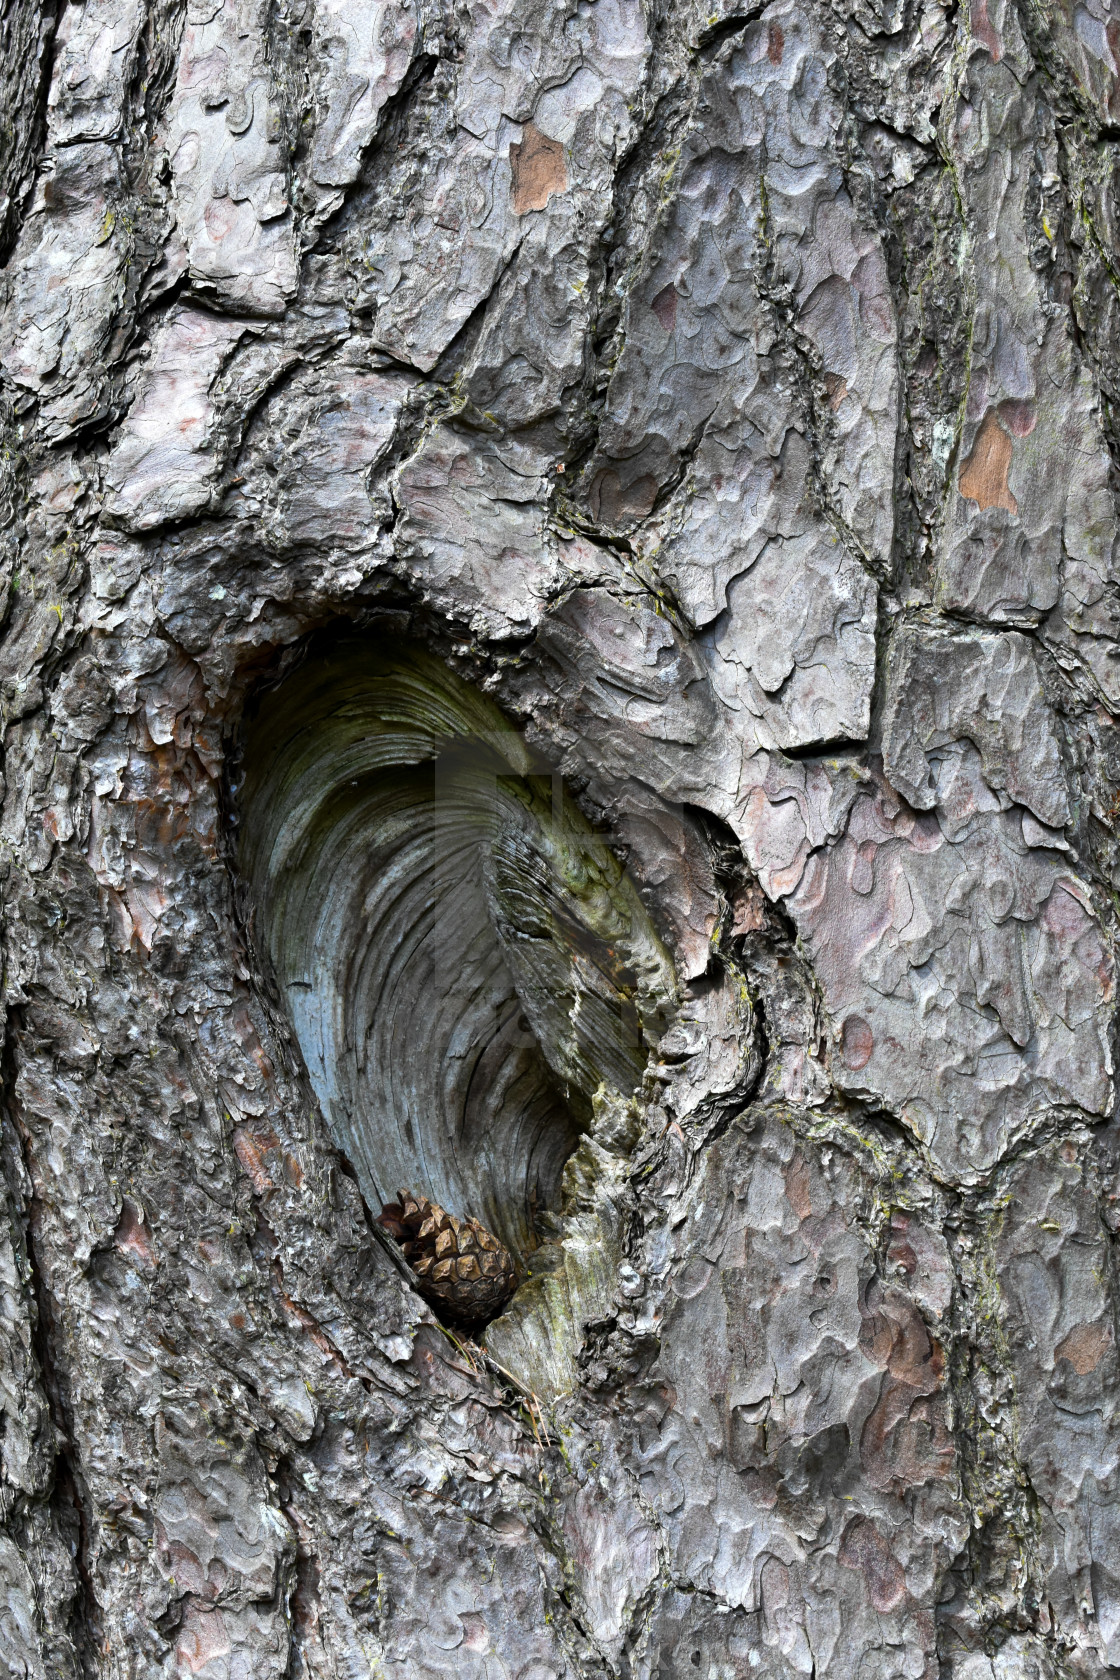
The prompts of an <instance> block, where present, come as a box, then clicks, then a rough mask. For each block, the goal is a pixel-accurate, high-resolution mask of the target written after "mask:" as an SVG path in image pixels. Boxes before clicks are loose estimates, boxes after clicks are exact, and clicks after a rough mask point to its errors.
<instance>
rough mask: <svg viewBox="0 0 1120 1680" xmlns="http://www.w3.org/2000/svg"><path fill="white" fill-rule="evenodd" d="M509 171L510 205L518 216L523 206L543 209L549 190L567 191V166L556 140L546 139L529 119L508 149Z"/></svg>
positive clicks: (525, 209)
mask: <svg viewBox="0 0 1120 1680" xmlns="http://www.w3.org/2000/svg"><path fill="white" fill-rule="evenodd" d="M509 162H510V168H511V169H512V171H513V182H512V191H513V208H514V209H515V210H516V211H517V214H518V215H519V216H523V215H524V214H525V212H526V211H527V210H543V209H544V207H545V205H546V204H547V203H548V201H549V199H550V198H551V197H552V195H553V193H562V192H567V190H568V167H567V165H566V163H565V162H564V148H563V146H562V145H561V144H560V142H559V140H550V139H549V138H548V136H547V134H542V133H541V131H540V129H539V128H535V127H534V125H533V124H532V123H526V124H525V127H524V128H523V129H522V130H521V139H520V141H519V142H515V143H514V144H513V145H512V146H511V147H510V149H509Z"/></svg>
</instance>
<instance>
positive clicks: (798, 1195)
mask: <svg viewBox="0 0 1120 1680" xmlns="http://www.w3.org/2000/svg"><path fill="white" fill-rule="evenodd" d="M786 1201H787V1202H788V1203H789V1205H790V1207H791V1208H792V1209H793V1211H794V1213H795V1214H796V1215H797V1217H798V1219H808V1217H809V1215H810V1214H811V1213H812V1211H813V1198H812V1195H811V1194H810V1191H809V1169H808V1167H807V1166H806V1165H805V1161H804V1159H803V1157H802V1156H800V1155H795V1156H794V1157H793V1160H792V1161H791V1162H790V1164H789V1166H788V1167H787V1168H786Z"/></svg>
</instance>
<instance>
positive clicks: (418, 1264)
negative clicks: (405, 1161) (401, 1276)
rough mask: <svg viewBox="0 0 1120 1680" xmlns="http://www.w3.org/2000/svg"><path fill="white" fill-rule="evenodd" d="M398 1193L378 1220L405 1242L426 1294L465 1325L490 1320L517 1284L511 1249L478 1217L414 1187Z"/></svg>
mask: <svg viewBox="0 0 1120 1680" xmlns="http://www.w3.org/2000/svg"><path fill="white" fill-rule="evenodd" d="M397 1194H398V1196H399V1198H400V1199H399V1201H396V1202H389V1203H387V1204H386V1206H385V1207H383V1208H382V1210H381V1214H380V1217H379V1218H378V1221H377V1223H378V1224H379V1225H380V1226H381V1228H382V1230H384V1231H388V1233H389V1235H390V1236H391V1237H395V1238H396V1240H397V1242H399V1243H400V1245H401V1249H402V1250H403V1252H404V1257H405V1259H406V1260H407V1261H408V1263H409V1265H410V1266H411V1267H412V1269H413V1271H414V1272H415V1273H416V1277H417V1287H418V1289H419V1291H420V1293H421V1295H423V1297H424V1299H425V1300H426V1301H428V1302H429V1303H430V1304H431V1305H432V1306H433V1307H435V1309H436V1311H437V1312H438V1313H439V1314H440V1315H441V1317H443V1318H447V1319H450V1320H453V1321H454V1322H455V1323H456V1324H459V1325H462V1326H463V1327H464V1328H465V1329H471V1330H473V1329H477V1328H480V1327H481V1326H482V1325H484V1324H487V1323H489V1321H490V1319H492V1318H494V1317H495V1316H496V1315H497V1314H498V1313H499V1312H501V1310H502V1308H503V1307H504V1306H505V1304H506V1302H507V1301H508V1300H509V1298H510V1296H511V1295H512V1294H513V1291H514V1290H515V1288H516V1287H517V1274H516V1272H515V1270H514V1264H513V1259H512V1257H511V1255H510V1253H509V1250H508V1249H506V1248H503V1247H502V1244H501V1243H500V1242H499V1241H498V1239H497V1237H493V1236H491V1235H490V1232H489V1231H487V1230H484V1229H483V1227H482V1226H481V1225H480V1224H479V1223H478V1220H477V1219H456V1218H455V1215H454V1214H452V1213H447V1212H446V1211H445V1210H444V1209H443V1208H441V1207H440V1206H439V1205H438V1204H437V1203H436V1202H430V1201H429V1200H428V1198H427V1196H414V1195H413V1194H412V1192H411V1190H399V1191H398V1192H397Z"/></svg>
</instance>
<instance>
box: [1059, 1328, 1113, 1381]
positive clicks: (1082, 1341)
mask: <svg viewBox="0 0 1120 1680" xmlns="http://www.w3.org/2000/svg"><path fill="white" fill-rule="evenodd" d="M1110 1340H1111V1338H1110V1336H1109V1334H1108V1330H1107V1328H1106V1326H1105V1325H1103V1324H1078V1325H1075V1326H1074V1328H1073V1329H1072V1330H1071V1331H1070V1333H1069V1335H1068V1336H1067V1337H1066V1339H1065V1341H1064V1342H1062V1343H1060V1345H1059V1346H1058V1347H1056V1348H1055V1350H1054V1352H1055V1354H1056V1355H1057V1357H1058V1358H1059V1359H1068V1360H1069V1362H1070V1364H1071V1365H1072V1366H1073V1368H1074V1370H1075V1371H1076V1372H1077V1374H1078V1376H1079V1377H1087V1376H1088V1375H1089V1372H1090V1371H1095V1370H1096V1368H1097V1366H1098V1365H1099V1364H1100V1362H1101V1359H1102V1358H1103V1357H1104V1352H1105V1349H1106V1348H1107V1347H1108V1344H1109V1341H1110Z"/></svg>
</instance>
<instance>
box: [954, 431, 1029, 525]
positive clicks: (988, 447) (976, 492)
mask: <svg viewBox="0 0 1120 1680" xmlns="http://www.w3.org/2000/svg"><path fill="white" fill-rule="evenodd" d="M1012 448H1013V445H1012V442H1011V439H1010V438H1009V437H1008V435H1007V433H1006V432H1005V431H1004V429H1003V427H1002V426H1001V425H1000V423H999V420H998V418H997V416H996V414H995V412H994V411H993V410H992V409H989V410H988V412H987V414H985V416H984V418H983V420H982V421H981V423H980V430H979V431H978V432H977V434H976V441H975V442H974V444H973V445H972V454H971V455H970V456H969V457H968V460H967V461H965V462H964V463H963V465H962V466H961V476H960V490H961V495H962V496H967V497H968V499H969V501H972V502H975V503H976V505H977V507H978V508H980V510H981V512H983V510H984V509H985V508H990V507H1001V508H1006V509H1007V511H1008V513H1018V511H1019V504H1018V502H1017V501H1016V500H1015V498H1014V496H1013V495H1012V494H1011V491H1010V490H1009V489H1008V486H1007V475H1008V473H1009V472H1010V470H1011V451H1012Z"/></svg>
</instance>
